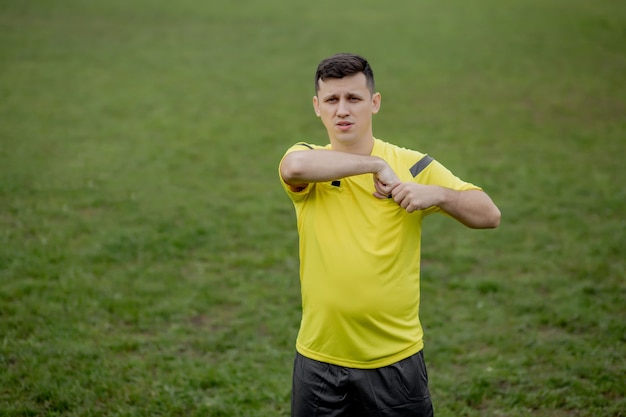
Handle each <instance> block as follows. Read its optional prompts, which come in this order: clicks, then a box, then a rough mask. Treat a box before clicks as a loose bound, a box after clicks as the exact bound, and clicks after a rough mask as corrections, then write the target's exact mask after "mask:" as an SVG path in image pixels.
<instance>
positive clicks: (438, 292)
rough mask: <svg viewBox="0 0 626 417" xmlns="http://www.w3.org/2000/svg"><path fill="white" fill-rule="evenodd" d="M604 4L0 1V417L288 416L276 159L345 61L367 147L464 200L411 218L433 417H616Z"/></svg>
mask: <svg viewBox="0 0 626 417" xmlns="http://www.w3.org/2000/svg"><path fill="white" fill-rule="evenodd" d="M625 28H626V3H624V2H621V1H617V0H597V1H593V2H591V1H582V0H551V1H543V0H511V1H507V2H500V1H495V0H476V1H472V2H469V1H463V0H444V1H440V2H434V1H425V0H413V1H409V0H401V1H395V2H388V3H385V2H381V1H373V0H363V1H359V2H356V1H348V2H341V3H337V2H331V1H328V0H320V1H317V2H300V1H294V2H280V1H278V0H268V1H265V2H254V1H251V0H241V1H238V2H231V3H229V2H206V1H200V0H181V1H177V2H173V1H165V0H154V1H150V0H127V1H121V0H110V1H106V2H105V1H101V2H91V1H86V0H82V1H81V0H65V1H58V0H48V1H43V0H30V1H18V0H4V1H3V2H2V3H1V4H0V416H216V417H217V416H251V417H277V416H287V415H288V413H289V395H290V384H291V381H290V376H291V363H292V360H293V354H294V342H295V337H296V332H297V329H298V325H299V318H300V310H299V308H300V304H299V303H300V299H299V283H298V259H297V234H296V230H295V216H294V213H293V208H292V206H291V203H290V202H289V200H288V198H287V197H286V196H285V195H284V192H283V191H282V189H281V187H280V184H279V182H278V175H277V164H278V161H279V159H280V157H281V156H282V154H283V152H284V151H285V149H286V148H287V147H288V146H290V145H291V144H292V143H294V142H296V141H298V140H302V139H306V140H308V141H310V142H313V143H319V144H323V143H326V141H327V138H326V134H325V131H324V129H323V127H322V126H321V123H320V122H319V120H318V119H316V118H315V117H314V114H313V111H312V108H311V97H312V95H313V74H314V70H315V66H316V65H317V63H318V61H319V60H320V59H322V58H324V57H326V56H328V55H330V54H332V53H334V52H340V51H352V52H357V53H361V54H363V55H365V56H366V57H367V58H368V59H369V60H370V61H371V63H372V65H373V67H374V71H375V73H376V77H377V84H378V85H377V87H378V89H379V90H380V91H381V93H382V95H383V107H382V110H381V113H380V114H378V115H377V116H376V117H375V122H374V123H375V134H376V135H377V137H380V138H382V139H385V140H389V141H392V142H395V143H398V144H400V145H404V146H408V147H412V148H415V149H418V150H421V151H423V152H427V153H429V154H431V155H432V156H434V157H435V158H437V159H438V160H440V161H441V162H442V163H444V164H445V165H446V166H448V167H449V168H450V169H451V170H453V171H454V172H455V173H456V174H457V175H459V176H460V177H462V178H464V179H466V180H468V181H471V182H474V183H476V184H479V185H481V186H483V188H484V189H485V190H486V191H488V192H489V194H490V195H491V196H492V197H493V199H494V200H495V201H496V203H497V204H498V205H499V206H500V208H501V210H502V213H503V217H502V224H501V226H500V228H499V229H497V230H493V231H473V230H468V229H465V228H463V227H462V226H460V225H459V224H457V223H456V222H454V221H453V220H450V219H447V218H445V217H444V216H434V217H430V218H428V222H427V223H426V224H425V231H424V243H423V248H424V249H423V272H422V281H423V284H422V285H423V291H422V292H423V294H422V321H423V323H424V327H425V331H426V350H425V354H426V360H427V364H428V366H429V372H430V379H431V391H432V394H433V397H434V403H435V410H436V414H437V415H438V416H440V417H446V416H449V417H460V416H468V417H474V416H494V417H495V416H511V417H516V416H545V417H564V416H577V417H604V416H606V417H608V416H611V417H618V416H621V417H623V416H626V217H625V215H626V186H625V184H626V169H624V162H623V161H624V155H625V154H626V77H625V74H626V29H625Z"/></svg>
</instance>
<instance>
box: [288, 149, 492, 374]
mask: <svg viewBox="0 0 626 417" xmlns="http://www.w3.org/2000/svg"><path fill="white" fill-rule="evenodd" d="M310 149H331V148H330V145H327V146H316V145H310V144H306V143H299V144H296V145H294V146H292V147H291V148H290V149H289V150H288V151H287V153H286V154H285V155H287V154H288V153H290V152H295V151H304V152H306V151H308V150H310ZM371 154H372V156H377V157H380V158H382V159H384V160H385V161H386V162H387V163H388V164H389V166H390V167H391V168H392V169H393V170H394V172H395V173H396V175H397V176H398V178H399V179H400V180H401V181H403V182H406V181H413V182H416V183H420V184H427V185H439V186H442V187H446V188H451V189H454V190H470V189H477V190H480V188H479V187H477V186H475V185H473V184H470V183H467V182H464V181H462V180H460V179H459V178H457V177H456V176H454V175H453V174H452V173H451V172H450V171H449V170H448V169H446V168H445V167H444V166H443V165H441V164H440V163H438V162H437V161H435V160H434V159H433V158H432V157H430V156H428V155H425V154H422V153H420V152H417V151H412V150H408V149H404V148H401V147H398V146H395V145H392V144H389V143H386V142H383V141H381V140H379V139H375V141H374V148H373V150H372V153H371ZM281 183H282V184H283V187H284V189H285V191H286V192H287V194H288V195H289V197H290V198H291V200H292V201H293V204H294V206H295V210H296V217H297V226H298V232H299V235H300V247H299V251H300V281H301V291H302V322H301V326H300V331H299V333H298V338H297V342H296V349H297V351H298V352H299V353H300V354H302V355H303V356H305V357H307V358H310V359H313V360H316V361H320V362H325V363H329V364H334V365H338V366H342V367H348V368H361V369H373V368H381V367H385V366H389V365H392V364H394V363H396V362H398V361H401V360H403V359H405V358H408V357H410V356H412V355H414V354H416V353H417V352H419V351H421V350H422V347H423V340H422V336H423V332H422V326H421V324H420V321H419V315H418V313H419V301H420V240H421V223H422V219H423V218H424V217H425V216H427V215H429V214H431V213H434V212H437V211H439V210H440V209H439V208H438V207H430V208H427V209H425V210H418V211H415V212H413V213H407V212H406V210H404V209H402V208H401V207H400V206H398V204H397V203H396V202H395V201H393V199H391V198H390V199H378V198H376V197H373V196H372V194H373V193H374V191H375V189H374V182H373V178H372V175H371V174H363V175H356V176H352V177H346V178H338V179H336V180H334V181H329V182H318V183H311V184H308V186H307V187H306V188H305V189H304V190H301V191H299V192H294V191H292V190H291V188H290V187H289V185H288V184H286V183H285V182H284V181H281Z"/></svg>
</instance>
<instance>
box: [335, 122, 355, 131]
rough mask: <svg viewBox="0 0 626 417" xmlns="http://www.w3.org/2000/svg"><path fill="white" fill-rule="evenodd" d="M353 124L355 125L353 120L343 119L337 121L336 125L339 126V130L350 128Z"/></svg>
mask: <svg viewBox="0 0 626 417" xmlns="http://www.w3.org/2000/svg"><path fill="white" fill-rule="evenodd" d="M353 125H354V123H351V122H348V121H341V122H337V123H335V126H337V129H339V130H348V129H350V128H351V127H352V126H353Z"/></svg>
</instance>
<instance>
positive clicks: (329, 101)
mask: <svg viewBox="0 0 626 417" xmlns="http://www.w3.org/2000/svg"><path fill="white" fill-rule="evenodd" d="M336 102H337V97H331V98H327V99H326V103H336Z"/></svg>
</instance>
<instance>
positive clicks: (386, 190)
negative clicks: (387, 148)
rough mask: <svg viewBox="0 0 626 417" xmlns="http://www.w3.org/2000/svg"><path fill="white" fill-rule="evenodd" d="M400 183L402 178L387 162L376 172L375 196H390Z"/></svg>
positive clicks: (381, 197)
mask: <svg viewBox="0 0 626 417" xmlns="http://www.w3.org/2000/svg"><path fill="white" fill-rule="evenodd" d="M400 184H401V182H400V179H399V178H398V176H397V175H396V173H395V172H394V171H393V169H391V167H390V166H389V165H387V163H386V162H385V163H384V165H382V168H381V169H380V170H379V171H377V172H374V188H376V192H374V197H376V198H380V199H383V198H389V196H390V195H391V192H392V191H393V189H394V188H396V187H397V186H398V185H400Z"/></svg>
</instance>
